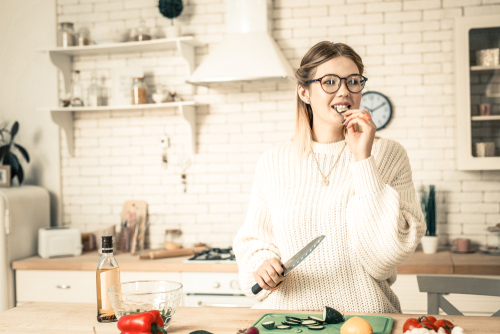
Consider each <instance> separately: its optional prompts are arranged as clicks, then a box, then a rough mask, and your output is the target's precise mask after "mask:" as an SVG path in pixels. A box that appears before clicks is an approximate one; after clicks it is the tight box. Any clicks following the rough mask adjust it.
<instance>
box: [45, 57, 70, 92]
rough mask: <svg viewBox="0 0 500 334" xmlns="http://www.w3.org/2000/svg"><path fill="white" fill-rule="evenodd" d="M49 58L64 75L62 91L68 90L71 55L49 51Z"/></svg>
mask: <svg viewBox="0 0 500 334" xmlns="http://www.w3.org/2000/svg"><path fill="white" fill-rule="evenodd" d="M49 56H50V60H51V61H52V64H54V65H55V66H56V67H57V68H58V69H59V70H60V71H61V72H62V74H63V77H64V92H65V93H67V92H69V86H70V85H71V56H68V55H64V54H60V53H56V52H50V51H49Z"/></svg>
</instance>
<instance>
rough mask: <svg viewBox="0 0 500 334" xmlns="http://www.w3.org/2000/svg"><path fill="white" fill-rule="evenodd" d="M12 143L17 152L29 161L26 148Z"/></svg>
mask: <svg viewBox="0 0 500 334" xmlns="http://www.w3.org/2000/svg"><path fill="white" fill-rule="evenodd" d="M14 145H15V146H16V147H17V149H18V150H19V152H21V154H22V155H23V157H24V159H26V161H27V162H30V156H29V154H28V151H26V149H25V148H24V147H22V146H21V145H18V144H14ZM0 149H1V148H0Z"/></svg>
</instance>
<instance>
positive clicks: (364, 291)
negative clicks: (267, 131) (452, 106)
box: [233, 138, 426, 313]
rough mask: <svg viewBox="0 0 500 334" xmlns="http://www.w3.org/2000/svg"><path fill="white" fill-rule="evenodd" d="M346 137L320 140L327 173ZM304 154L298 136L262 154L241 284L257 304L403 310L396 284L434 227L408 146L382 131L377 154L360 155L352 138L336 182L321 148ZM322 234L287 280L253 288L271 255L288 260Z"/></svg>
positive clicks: (241, 241)
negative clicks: (419, 196) (297, 148)
mask: <svg viewBox="0 0 500 334" xmlns="http://www.w3.org/2000/svg"><path fill="white" fill-rule="evenodd" d="M344 143H345V140H342V141H338V142H334V143H327V144H324V143H316V142H315V143H313V151H314V154H315V155H316V157H317V159H318V162H319V165H320V167H321V170H322V171H323V173H324V174H325V175H326V174H328V171H329V170H330V168H331V167H332V166H333V164H334V162H335V160H336V159H337V157H338V156H339V153H340V152H341V150H342V147H343V146H344ZM295 156H296V155H295V153H294V148H293V146H292V143H287V144H283V145H281V146H278V147H275V148H273V149H270V150H268V151H266V152H264V153H263V154H262V156H261V157H260V159H259V161H258V163H257V169H256V172H255V179H254V185H253V189H252V194H251V199H250V205H249V208H248V213H247V216H246V219H245V222H244V224H243V226H242V227H241V229H240V230H239V232H238V234H237V236H236V238H235V240H234V244H233V248H234V252H235V254H236V260H237V262H238V267H239V272H240V285H241V288H242V289H243V291H244V293H245V294H246V295H247V296H249V297H252V298H255V299H257V300H259V302H258V303H257V304H256V305H255V306H254V307H253V308H261V309H282V310H311V311H322V310H323V308H324V306H330V307H333V308H335V309H337V310H339V311H342V312H377V313H401V308H400V304H399V300H398V297H397V296H396V294H395V293H394V292H393V291H392V289H391V288H390V286H391V285H392V284H393V283H394V282H395V281H396V276H397V274H396V267H397V266H399V265H401V264H402V263H404V262H405V261H406V260H407V259H408V258H409V257H410V256H411V254H412V253H413V252H414V250H415V248H416V246H417V244H418V243H419V241H420V238H421V237H422V235H423V234H424V233H425V230H426V224H425V220H424V216H423V213H422V210H421V208H420V205H419V202H418V200H417V197H416V192H415V188H414V185H413V181H412V172H411V167H410V164H409V160H408V156H407V154H406V151H405V149H404V148H403V147H402V146H401V145H400V144H399V143H397V142H395V141H393V140H389V139H383V138H376V139H375V142H374V144H373V149H372V156H370V157H369V158H367V159H365V160H362V161H358V162H355V160H354V157H353V155H352V153H351V151H350V150H349V146H346V148H345V149H344V152H343V153H342V155H341V157H340V159H339V162H338V163H337V165H336V166H335V168H334V169H333V171H332V173H331V175H330V177H329V178H328V179H329V181H330V184H329V185H328V186H323V185H321V180H322V177H321V174H320V172H319V171H318V168H317V166H316V162H315V161H314V158H313V156H312V154H309V156H307V157H306V158H304V159H303V160H302V161H299V160H297V159H296V158H295ZM322 234H324V235H326V238H325V239H324V240H323V242H322V243H321V244H320V245H319V246H318V248H316V250H314V251H313V252H312V253H311V254H310V255H309V257H307V258H306V259H305V260H304V261H303V262H302V263H300V264H299V265H298V266H297V267H296V268H295V269H294V270H293V271H291V272H290V274H289V275H287V277H286V279H285V281H284V282H283V284H282V285H281V287H280V288H278V289H277V290H274V291H266V290H263V291H262V292H260V293H259V294H258V295H257V296H254V295H253V294H252V292H251V288H252V286H253V285H254V284H255V283H256V282H255V279H254V276H253V272H255V271H256V270H257V268H258V267H259V266H260V265H261V264H262V263H263V262H264V260H266V259H270V258H273V257H277V258H280V259H281V261H283V263H285V262H286V261H287V260H288V259H289V258H291V257H292V256H293V255H294V254H295V253H296V252H298V251H299V250H300V249H302V247H304V246H305V245H307V244H308V243H309V242H310V241H312V240H313V239H314V238H316V237H317V236H319V235H322Z"/></svg>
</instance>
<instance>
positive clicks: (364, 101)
mask: <svg viewBox="0 0 500 334" xmlns="http://www.w3.org/2000/svg"><path fill="white" fill-rule="evenodd" d="M359 108H360V109H367V110H369V111H370V115H371V116H372V120H373V123H375V125H376V126H377V130H382V129H383V128H385V127H386V126H387V124H388V123H389V121H390V120H391V117H392V105H391V102H390V101H389V98H388V97H387V96H385V95H384V94H382V93H379V92H374V91H369V92H365V93H363V95H362V96H361V104H360V106H359Z"/></svg>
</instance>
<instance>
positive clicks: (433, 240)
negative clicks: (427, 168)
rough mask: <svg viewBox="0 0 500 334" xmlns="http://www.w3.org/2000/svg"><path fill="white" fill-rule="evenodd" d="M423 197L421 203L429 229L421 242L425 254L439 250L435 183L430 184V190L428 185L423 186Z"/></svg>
mask: <svg viewBox="0 0 500 334" xmlns="http://www.w3.org/2000/svg"><path fill="white" fill-rule="evenodd" d="M421 193H422V197H421V200H420V204H421V206H422V211H423V213H424V215H425V222H426V223H427V230H426V231H425V235H424V236H423V237H422V240H421V243H422V248H423V250H424V253H425V254H433V253H436V252H437V248H438V237H437V236H436V191H435V187H434V186H433V185H431V186H429V192H427V189H426V187H424V186H422V188H421Z"/></svg>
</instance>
